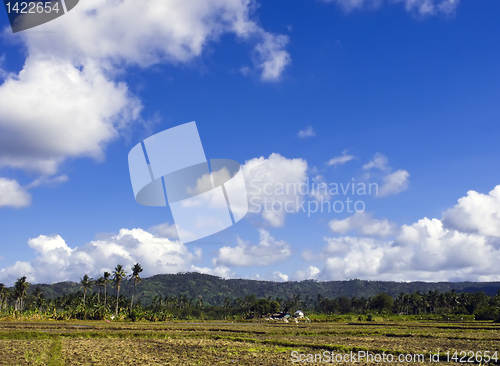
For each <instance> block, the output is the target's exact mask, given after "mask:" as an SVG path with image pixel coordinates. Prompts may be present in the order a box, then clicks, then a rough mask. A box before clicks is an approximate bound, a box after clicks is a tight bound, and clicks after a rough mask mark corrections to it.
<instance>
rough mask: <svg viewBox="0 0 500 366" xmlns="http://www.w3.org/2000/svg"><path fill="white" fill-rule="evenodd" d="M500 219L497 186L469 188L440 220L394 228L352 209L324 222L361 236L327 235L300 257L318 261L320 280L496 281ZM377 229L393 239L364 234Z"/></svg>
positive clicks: (499, 276)
mask: <svg viewBox="0 0 500 366" xmlns="http://www.w3.org/2000/svg"><path fill="white" fill-rule="evenodd" d="M499 218H500V186H497V187H495V189H493V190H492V191H491V192H489V194H481V193H478V192H475V191H470V192H468V194H467V196H466V197H463V198H461V199H459V200H458V204H457V205H455V206H454V207H453V208H451V209H449V210H447V211H446V212H444V213H443V219H442V220H439V219H428V218H423V219H421V220H419V221H418V222H416V223H413V224H412V225H403V226H401V227H400V228H399V229H397V230H396V229H395V226H394V224H391V223H390V222H388V221H387V220H375V219H372V218H371V217H370V216H368V215H366V214H356V215H354V216H351V217H349V218H347V219H344V220H333V221H331V222H330V223H329V226H330V228H331V229H332V230H333V231H334V232H335V233H339V234H345V233H347V232H348V231H350V230H352V229H356V230H357V231H358V232H359V233H360V234H362V236H359V237H353V236H339V237H327V238H325V242H326V246H325V247H324V248H323V249H322V250H321V251H320V252H318V253H316V254H314V253H311V252H310V251H306V252H304V253H303V258H304V259H305V260H306V261H315V262H322V263H323V266H324V267H323V269H322V270H321V273H320V275H319V276H318V278H319V279H324V280H326V279H329V280H340V279H349V278H366V279H379V280H400V281H407V280H424V281H447V280H449V281H457V280H470V281H498V280H500V275H499V274H498V262H499V261H500V241H499V237H500V231H499V230H498V227H499V223H500V219H499ZM381 234H392V235H394V240H381V239H376V238H373V237H367V236H374V235H377V236H383V235H381Z"/></svg>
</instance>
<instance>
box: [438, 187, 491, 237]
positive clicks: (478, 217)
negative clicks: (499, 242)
mask: <svg viewBox="0 0 500 366" xmlns="http://www.w3.org/2000/svg"><path fill="white" fill-rule="evenodd" d="M443 223H444V224H445V225H446V226H448V227H451V228H454V229H456V230H460V231H463V232H468V233H476V234H479V235H484V236H492V237H496V238H500V186H496V187H495V188H494V189H493V190H492V191H490V192H489V193H488V194H481V193H478V192H475V191H469V192H467V196H465V197H462V198H460V199H459V200H458V204H456V205H455V206H454V207H453V208H451V209H449V210H447V211H446V212H445V213H444V215H443Z"/></svg>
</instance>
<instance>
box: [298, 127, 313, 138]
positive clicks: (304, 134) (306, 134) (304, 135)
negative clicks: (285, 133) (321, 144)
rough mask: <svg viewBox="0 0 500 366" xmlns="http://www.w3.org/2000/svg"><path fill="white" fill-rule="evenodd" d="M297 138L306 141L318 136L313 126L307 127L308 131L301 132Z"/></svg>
mask: <svg viewBox="0 0 500 366" xmlns="http://www.w3.org/2000/svg"><path fill="white" fill-rule="evenodd" d="M297 136H298V137H300V138H301V139H306V138H308V137H314V136H316V132H314V130H313V128H312V126H307V127H306V129H304V130H300V131H299V133H298V134H297Z"/></svg>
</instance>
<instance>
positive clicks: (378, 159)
mask: <svg viewBox="0 0 500 366" xmlns="http://www.w3.org/2000/svg"><path fill="white" fill-rule="evenodd" d="M363 169H364V170H371V169H377V170H381V171H387V170H388V169H390V168H389V160H388V159H387V157H386V156H385V155H383V154H380V153H376V154H375V156H374V157H373V159H372V160H371V161H370V162H368V163H366V164H365V165H363Z"/></svg>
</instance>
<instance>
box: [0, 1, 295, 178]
mask: <svg viewBox="0 0 500 366" xmlns="http://www.w3.org/2000/svg"><path fill="white" fill-rule="evenodd" d="M254 9H255V3H254V2H253V1H252V0H209V1H204V2H200V1H197V0H172V1H154V0H144V1H142V2H141V11H139V12H138V11H137V2H135V1H133V0H123V1H118V2H117V1H106V0H87V1H83V2H80V3H79V4H78V6H77V7H75V8H74V9H73V10H72V11H71V12H70V13H68V14H67V15H65V16H64V17H60V18H58V19H56V20H54V21H52V22H48V23H46V24H44V25H41V26H39V30H40V32H21V33H19V34H14V35H12V34H11V33H9V32H7V33H6V36H7V37H11V39H12V40H14V41H22V42H23V43H24V44H25V45H26V48H27V55H28V56H27V59H26V62H25V65H24V67H23V70H22V71H21V72H20V73H19V75H17V76H16V75H12V74H8V73H6V72H5V71H3V70H2V72H0V76H2V77H3V78H5V81H4V82H3V84H2V85H1V86H0V168H1V167H6V166H8V167H14V168H20V169H28V170H35V171H38V172H40V173H42V174H45V175H51V174H55V173H56V172H57V169H58V166H59V165H60V164H61V163H62V162H63V161H64V160H66V159H68V158H75V157H82V156H90V157H93V158H102V157H103V155H104V149H105V147H106V145H107V144H108V143H109V142H111V141H113V140H114V139H116V138H117V137H118V136H119V135H120V132H122V131H123V129H124V128H125V127H127V126H128V125H129V124H130V123H131V122H136V121H137V120H138V119H139V112H140V109H141V103H140V101H139V100H138V99H137V98H135V97H134V96H132V95H130V93H129V92H128V90H127V86H126V85H125V84H124V83H119V82H115V81H113V80H114V79H115V78H116V77H117V75H118V74H120V73H121V72H123V70H124V68H126V67H127V66H130V65H138V66H139V67H149V66H152V65H154V64H158V63H174V64H178V63H187V62H190V61H191V60H193V59H194V58H196V57H199V56H201V55H202V54H203V51H204V49H206V47H207V45H208V44H209V43H210V42H214V41H217V40H218V39H219V38H220V36H221V35H223V34H225V33H232V34H234V35H236V36H237V37H239V38H241V39H243V40H246V41H247V42H251V43H253V44H254V45H255V48H254V54H253V58H254V61H255V63H256V65H255V67H256V68H257V69H259V70H260V72H261V78H262V79H263V80H265V81H277V80H279V79H280V77H281V75H282V73H283V71H284V69H285V67H286V66H287V65H288V64H289V63H290V56H289V54H288V53H287V51H286V50H285V46H286V44H287V42H288V38H287V37H286V36H283V35H275V34H271V33H268V32H266V31H265V30H264V29H263V28H261V27H260V26H259V25H258V24H257V23H258V21H257V20H254V19H253V16H252V14H253V10H254Z"/></svg>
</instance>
